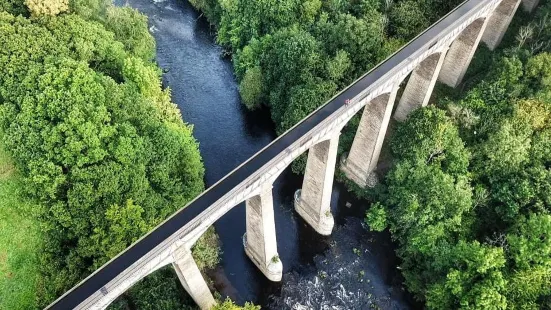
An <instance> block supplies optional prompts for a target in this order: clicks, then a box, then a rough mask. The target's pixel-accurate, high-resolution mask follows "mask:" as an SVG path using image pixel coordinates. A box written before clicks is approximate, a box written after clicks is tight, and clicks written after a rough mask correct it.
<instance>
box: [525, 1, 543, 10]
mask: <svg viewBox="0 0 551 310" xmlns="http://www.w3.org/2000/svg"><path fill="white" fill-rule="evenodd" d="M539 2H540V0H522V6H523V7H524V10H525V11H527V12H532V11H534V9H535V8H536V7H537V6H538V4H539Z"/></svg>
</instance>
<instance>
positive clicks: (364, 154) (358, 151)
mask: <svg viewBox="0 0 551 310" xmlns="http://www.w3.org/2000/svg"><path fill="white" fill-rule="evenodd" d="M397 91H398V85H397V86H395V89H394V90H393V91H392V92H390V93H386V94H383V95H380V96H379V97H377V98H375V99H374V100H372V101H371V102H370V103H368V104H367V105H366V106H365V108H364V112H363V114H362V119H361V121H360V125H359V126H358V131H357V132H356V136H355V137H354V142H353V143H352V148H351V149H350V153H349V154H348V158H347V159H346V161H345V162H344V163H343V165H342V167H341V169H342V171H343V172H344V173H345V174H346V176H347V177H348V178H349V179H350V180H352V181H354V182H355V183H356V184H358V185H359V186H361V187H366V186H369V187H373V186H375V185H376V183H377V177H376V175H375V172H374V171H375V168H377V162H378V161H379V155H380V153H381V148H382V147H383V142H384V139H385V134H386V130H387V128H388V122H389V121H390V115H391V114H392V107H393V106H394V101H395V99H396V92H397Z"/></svg>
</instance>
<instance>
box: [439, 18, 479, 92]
mask: <svg viewBox="0 0 551 310" xmlns="http://www.w3.org/2000/svg"><path fill="white" fill-rule="evenodd" d="M488 20H489V19H488V18H479V19H477V20H475V21H474V22H472V23H471V24H470V25H469V26H468V27H467V28H465V30H463V32H462V33H461V34H460V35H459V37H457V39H455V41H454V42H453V43H452V44H451V46H450V49H449V51H448V53H447V55H446V59H445V60H444V64H443V66H442V71H440V76H439V77H438V79H439V80H440V81H441V82H442V83H444V84H446V85H448V86H451V87H456V86H458V85H459V84H460V83H461V81H462V80H463V77H464V76H465V73H466V72H467V69H468V68H469V64H470V63H471V60H472V59H473V56H474V53H475V52H476V48H477V47H478V43H480V39H481V38H482V34H483V33H484V30H485V29H486V25H487V24H488Z"/></svg>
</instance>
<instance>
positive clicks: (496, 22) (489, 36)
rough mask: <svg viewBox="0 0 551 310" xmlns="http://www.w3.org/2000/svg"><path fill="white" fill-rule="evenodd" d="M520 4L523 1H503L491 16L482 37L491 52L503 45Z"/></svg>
mask: <svg viewBox="0 0 551 310" xmlns="http://www.w3.org/2000/svg"><path fill="white" fill-rule="evenodd" d="M520 2H521V0H503V1H501V3H500V4H499V5H498V6H497V8H496V9H495V11H494V12H493V13H492V15H490V17H489V18H490V19H489V20H488V26H486V30H485V31H484V34H483V35H482V41H483V42H484V43H486V45H487V46H488V48H489V49H490V50H492V51H493V50H494V49H495V48H496V47H497V46H498V45H499V43H501V40H502V39H503V36H504V35H505V32H507V28H509V24H510V23H511V21H512V20H513V16H515V12H516V11H517V9H518V6H519V5H520Z"/></svg>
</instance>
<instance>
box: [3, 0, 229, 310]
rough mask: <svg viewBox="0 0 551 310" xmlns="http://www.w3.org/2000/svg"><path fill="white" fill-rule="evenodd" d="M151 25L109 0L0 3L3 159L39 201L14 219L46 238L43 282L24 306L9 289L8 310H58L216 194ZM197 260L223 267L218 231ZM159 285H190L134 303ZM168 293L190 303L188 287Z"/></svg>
mask: <svg viewBox="0 0 551 310" xmlns="http://www.w3.org/2000/svg"><path fill="white" fill-rule="evenodd" d="M147 29H148V27H147V19H146V17H144V16H143V15H141V14H140V13H138V12H137V11H135V10H133V9H130V8H117V7H114V6H112V5H111V4H108V3H107V2H103V1H101V0H97V1H80V0H75V1H70V2H67V1H64V0H47V1H33V0H28V1H22V0H21V1H18V0H0V46H2V49H0V68H2V69H1V70H0V133H1V135H0V137H1V141H0V145H1V146H2V150H5V154H6V156H3V157H2V160H3V161H4V162H3V163H2V164H3V165H7V164H9V165H11V166H13V169H14V171H16V172H15V173H13V174H11V175H10V178H11V179H13V182H12V183H10V184H14V185H10V186H16V189H15V190H14V191H13V193H17V194H18V195H19V196H20V197H21V199H23V200H24V201H26V202H28V204H30V205H31V207H26V208H25V209H24V210H23V209H21V210H19V209H17V210H16V209H14V210H13V212H14V213H18V214H20V216H23V217H25V218H30V219H33V221H34V222H33V223H34V224H33V225H36V227H33V231H34V229H37V230H39V232H40V233H37V236H38V237H37V238H39V241H34V240H35V239H33V242H36V244H37V245H36V248H35V249H34V251H33V253H31V254H29V256H30V257H34V258H33V259H32V262H30V263H33V264H36V265H37V266H38V270H37V272H38V274H39V276H38V279H37V280H36V281H34V282H29V283H28V287H27V288H25V289H26V291H29V292H30V293H29V294H27V295H25V297H24V298H21V299H17V298H9V296H10V294H16V293H17V292H15V291H14V290H12V289H11V288H10V285H9V282H6V283H4V282H3V283H2V285H1V286H0V287H1V288H2V290H3V291H2V292H1V293H2V294H1V295H2V296H3V297H2V298H1V299H2V301H0V308H6V309H15V308H19V307H24V308H37V307H40V308H42V307H44V306H46V305H47V304H49V303H50V302H51V301H53V300H54V299H55V298H57V297H59V296H60V295H61V294H62V293H64V292H65V291H67V290H68V289H70V288H71V287H72V286H74V285H75V284H77V283H78V282H79V281H80V280H82V279H84V278H85V277H86V276H87V275H89V274H90V273H92V272H93V271H94V270H96V269H97V268H98V267H100V266H101V265H102V264H104V263H105V262H107V261H108V260H109V259H110V258H112V257H114V256H116V255H117V254H118V253H119V252H121V251H122V250H124V249H125V248H126V247H128V246H129V245H130V244H131V243H132V242H134V241H136V240H137V239H138V238H140V237H141V236H143V235H144V234H145V233H147V232H148V231H149V230H151V229H152V228H153V227H155V226H156V225H157V224H159V223H160V222H161V221H163V220H164V219H166V218H167V217H168V216H169V215H171V214H172V213H173V212H175V211H176V210H178V209H180V208H182V207H184V206H185V205H186V204H187V202H188V201H190V200H191V199H193V198H194V197H195V196H196V195H198V194H199V193H200V192H201V191H202V190H203V189H204V185H203V175H204V167H203V163H202V160H201V156H200V154H199V149H198V143H197V141H196V140H195V139H194V137H193V136H192V127H191V126H190V125H187V124H185V123H184V122H183V121H182V119H181V116H180V111H179V110H178V108H177V107H176V106H175V105H174V104H173V103H172V102H171V101H170V90H169V89H162V88H161V82H160V73H161V71H160V69H159V68H158V67H157V66H156V64H155V63H154V62H153V60H154V56H155V42H154V40H153V38H152V36H151V35H150V34H149V32H148V30H147ZM12 205H13V206H12ZM7 206H11V207H12V208H17V206H16V204H15V203H14V204H9V205H7ZM2 220H9V219H2ZM0 250H1V251H2V252H5V251H11V250H14V251H15V249H0ZM10 255H11V254H10ZM194 255H195V256H196V258H198V262H199V265H200V266H201V267H203V268H209V267H213V265H215V264H216V263H217V262H218V243H217V239H216V237H215V235H214V231H213V230H212V229H211V230H209V232H208V233H207V234H206V236H204V237H203V238H202V239H201V240H200V241H199V242H198V244H197V247H196V248H195V250H194ZM10 266H11V265H10ZM13 266H16V265H13ZM14 268H15V267H14ZM7 272H8V273H16V274H17V272H18V270H7ZM3 278H4V277H3ZM2 281H9V280H2ZM155 281H161V282H164V281H172V282H174V283H177V281H178V280H177V278H176V276H175V274H174V272H173V271H171V270H168V271H163V272H159V273H156V274H154V275H152V276H151V278H148V279H147V281H144V282H142V283H140V284H138V285H137V286H135V287H134V288H133V289H132V290H131V291H130V292H128V293H126V294H125V298H126V299H127V300H132V302H134V303H145V304H147V303H148V302H149V301H148V299H147V298H149V300H151V298H152V296H151V293H152V290H151V287H148V285H150V284H151V283H153V282H155ZM163 294H164V295H165V300H167V302H168V303H170V300H176V303H175V304H176V305H180V306H181V305H182V300H181V299H182V297H180V296H182V293H181V288H178V287H176V286H169V287H168V288H167V289H165V290H163ZM4 296H6V298H4ZM10 302H12V303H11V304H10ZM123 302H124V301H123ZM116 306H117V305H115V307H116ZM144 309H147V307H145V308H144Z"/></svg>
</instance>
